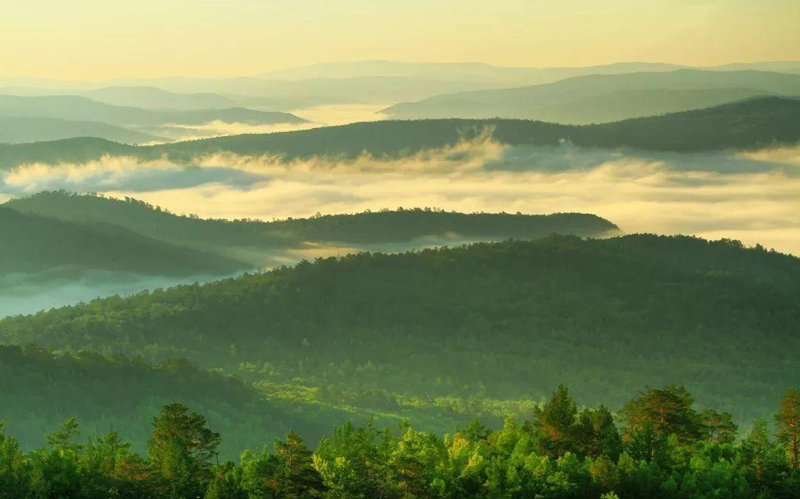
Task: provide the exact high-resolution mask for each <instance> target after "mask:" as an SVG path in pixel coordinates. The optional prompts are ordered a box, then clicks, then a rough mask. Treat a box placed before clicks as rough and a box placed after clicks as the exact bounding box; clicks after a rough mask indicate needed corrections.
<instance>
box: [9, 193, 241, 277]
mask: <svg viewBox="0 0 800 499" xmlns="http://www.w3.org/2000/svg"><path fill="white" fill-rule="evenodd" d="M0 232H2V233H3V234H6V235H8V236H9V237H3V238H2V241H0V275H6V274H12V273H24V272H30V273H40V272H46V271H51V270H56V269H74V270H75V271H76V272H83V271H86V270H100V271H115V272H130V273H137V274H143V275H165V276H190V275H198V274H207V275H229V274H231V273H233V272H235V271H237V270H242V269H244V268H246V266H245V265H243V264H241V263H239V262H234V261H232V260H230V259H226V258H222V257H217V256H210V255H206V254H203V253H202V252H200V251H196V250H192V249H186V248H180V247H177V246H173V245H170V244H166V243H162V242H159V241H156V240H154V239H151V238H148V237H146V236H142V235H140V234H137V233H135V232H132V231H128V230H126V229H123V228H121V227H118V226H112V225H108V224H101V223H96V222H95V223H85V222H84V223H77V222H71V221H66V220H59V219H55V218H50V217H44V216H41V215H35V214H31V213H20V212H18V211H16V210H12V209H10V208H8V207H6V206H0Z"/></svg>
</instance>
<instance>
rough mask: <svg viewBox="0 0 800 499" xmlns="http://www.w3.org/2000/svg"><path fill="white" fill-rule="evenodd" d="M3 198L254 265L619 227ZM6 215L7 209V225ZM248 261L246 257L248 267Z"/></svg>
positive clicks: (582, 219)
mask: <svg viewBox="0 0 800 499" xmlns="http://www.w3.org/2000/svg"><path fill="white" fill-rule="evenodd" d="M2 206H4V207H7V208H11V209H13V210H16V211H18V212H20V213H22V214H25V215H31V214H35V215H41V216H43V217H52V218H58V219H61V220H64V221H65V222H70V224H69V226H70V227H74V226H75V225H74V224H81V226H85V225H88V226H91V227H112V226H113V227H118V228H119V229H120V230H122V231H125V232H128V231H130V233H137V234H139V235H141V236H144V237H143V239H144V238H147V239H148V240H149V239H153V240H157V241H160V242H162V243H165V244H168V245H170V246H181V247H185V248H191V249H195V250H200V251H203V252H204V253H214V254H217V255H218V256H219V257H220V258H221V259H222V261H225V258H233V259H245V260H246V264H247V265H249V266H250V267H251V268H261V267H264V266H265V265H267V264H269V265H275V263H276V262H278V261H285V258H287V254H286V253H281V252H277V251H278V250H285V249H298V248H309V247H312V246H313V245H335V244H336V243H339V244H346V245H361V246H362V247H373V246H376V245H379V246H382V247H386V246H388V248H389V249H395V250H397V249H403V248H405V247H411V248H413V247H417V246H424V245H428V244H430V243H432V242H434V241H437V242H440V243H442V244H445V243H452V242H454V241H455V242H458V241H459V240H461V241H464V240H467V241H471V240H503V239H507V238H515V239H536V238H540V237H545V236H548V235H550V234H573V235H577V236H593V237H596V236H601V235H606V234H614V233H616V232H617V231H618V228H617V227H616V226H615V225H614V224H612V223H611V222H608V221H607V220H604V219H602V218H600V217H597V216H594V215H586V214H580V213H557V214H552V215H522V214H517V215H513V214H506V213H471V214H464V213H454V212H445V211H442V210H436V209H430V208H426V209H419V208H416V209H403V208H399V209H397V210H394V211H389V210H383V211H379V212H364V213H358V214H353V215H326V216H315V217H311V218H295V219H292V218H289V219H287V220H276V221H272V222H262V221H258V220H234V221H230V220H213V219H201V218H198V217H196V216H193V215H190V216H179V215H176V214H173V213H170V212H168V211H165V210H162V209H161V208H159V207H156V206H152V205H150V204H147V203H145V202H142V201H138V200H135V199H132V198H126V199H124V200H118V199H111V198H105V197H102V196H94V195H76V194H69V193H67V192H63V191H59V192H41V193H39V194H36V195H34V196H30V197H26V198H21V199H14V200H11V201H9V202H7V203H5V204H4V205H2ZM0 214H2V213H0ZM33 221H36V222H37V223H45V222H48V223H50V224H56V222H55V221H52V220H49V219H42V218H37V219H33ZM2 223H3V222H2V217H0V228H2ZM45 229H47V227H45ZM9 230H10V229H9ZM61 237H63V235H62V236H61ZM97 244H98V245H99V246H100V247H101V248H102V247H103V244H104V242H103V241H98V242H97ZM395 246H396V247H395ZM109 251H111V252H113V251H116V248H114V247H110V248H109ZM153 258H155V257H153ZM154 262H156V264H155V265H154V266H155V267H156V268H160V264H158V263H157V261H156V260H154ZM168 263H169V262H168ZM42 265H43V266H44V265H45V263H44V262H43V263H42ZM247 265H245V264H239V266H240V267H242V266H244V267H246V266H247ZM234 268H238V267H235V266H234Z"/></svg>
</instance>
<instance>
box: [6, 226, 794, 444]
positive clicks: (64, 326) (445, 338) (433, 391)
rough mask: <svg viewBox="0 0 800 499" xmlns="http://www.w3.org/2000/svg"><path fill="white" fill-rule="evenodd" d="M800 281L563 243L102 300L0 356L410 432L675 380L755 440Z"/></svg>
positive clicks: (780, 371) (369, 262) (713, 262)
mask: <svg viewBox="0 0 800 499" xmlns="http://www.w3.org/2000/svg"><path fill="white" fill-rule="evenodd" d="M798 282H800V260H798V259H797V258H795V257H791V256H788V255H783V254H780V253H776V252H772V251H767V250H765V249H764V248H761V247H756V248H745V247H743V246H742V245H741V243H738V242H736V241H729V240H722V241H716V242H709V241H705V240H702V239H698V238H690V237H665V236H650V235H633V236H625V237H618V238H611V239H605V240H593V239H588V240H584V239H581V238H578V237H570V236H552V237H548V238H544V239H539V240H535V241H506V242H502V243H491V244H489V243H479V244H473V245H469V246H464V247H457V248H440V249H431V250H424V251H415V252H407V253H402V254H393V255H387V254H380V253H375V254H369V253H366V254H356V255H349V256H344V257H338V258H326V259H318V260H317V261H315V262H313V263H311V262H303V263H301V264H299V265H297V266H295V267H292V268H278V269H275V270H273V271H270V272H266V273H259V274H251V275H245V276H242V277H239V278H235V279H226V280H223V281H219V282H215V283H209V284H205V285H189V286H180V287H176V288H172V289H168V290H161V289H157V290H154V291H152V292H143V293H140V294H137V295H134V296H130V297H125V298H123V297H116V296H114V297H109V298H105V299H98V300H94V301H91V302H89V303H83V304H79V305H76V306H72V307H65V308H60V309H56V310H52V311H49V312H42V313H38V314H36V315H32V316H25V317H23V316H20V317H11V318H7V319H4V320H3V321H0V341H1V342H2V343H5V344H16V345H28V344H32V345H36V346H39V347H46V348H51V349H54V350H56V351H61V352H67V353H72V354H77V353H78V352H81V351H94V352H98V353H100V354H103V355H105V356H107V357H112V356H114V355H117V354H123V355H126V356H129V357H135V356H141V357H142V358H144V359H145V360H146V361H147V362H151V363H159V362H163V361H165V360H168V359H171V358H186V359H188V360H189V361H190V362H192V363H193V364H195V365H197V366H199V367H201V368H206V369H220V370H221V371H222V372H224V373H227V374H235V375H237V376H239V377H241V378H242V379H243V380H244V381H245V382H246V383H252V384H253V385H254V386H255V387H256V388H257V389H258V390H260V391H261V392H262V393H264V394H267V395H270V396H272V397H278V398H281V399H282V400H284V401H286V402H291V403H300V402H311V403H315V404H329V405H333V406H337V407H345V406H348V407H357V408H361V409H367V410H373V411H380V412H391V413H394V414H404V413H405V412H404V411H412V412H413V413H414V414H416V415H417V416H419V411H433V412H427V414H432V413H435V414H441V413H442V411H445V412H446V413H448V414H451V415H453V416H454V417H456V416H460V417H464V416H469V417H471V416H482V417H486V418H490V419H491V418H495V420H496V419H497V418H502V417H503V415H505V414H507V413H516V414H522V413H525V412H526V411H529V410H531V409H532V405H533V404H535V403H536V402H537V401H540V400H541V398H542V397H543V396H544V395H546V393H547V391H548V389H549V387H551V386H553V385H556V384H558V383H560V382H564V383H566V384H567V385H568V386H570V387H572V389H573V390H574V392H575V393H576V395H577V396H578V397H579V398H580V399H581V400H583V401H585V402H586V403H587V404H589V405H596V404H599V403H606V404H612V405H615V404H622V402H624V400H623V399H622V398H621V395H620V394H621V393H625V391H626V390H629V391H633V390H635V389H637V388H638V387H640V386H642V385H643V384H646V385H651V386H659V385H665V384H669V383H680V384H683V385H685V386H687V387H688V388H689V389H691V391H692V392H693V393H695V394H696V396H697V401H698V403H699V404H700V405H701V406H703V407H717V408H719V409H720V410H723V411H725V412H729V413H731V414H732V415H733V416H734V419H735V421H736V422H739V423H746V422H747V421H749V420H752V419H753V418H755V417H759V416H763V415H764V414H765V413H766V412H768V411H769V410H770V409H769V408H770V407H771V405H772V403H773V402H772V401H774V400H776V399H777V398H778V397H779V396H780V395H781V393H783V392H784V391H785V390H786V389H787V388H788V387H789V386H791V384H792V383H793V380H794V373H796V371H797V359H796V357H795V356H794V354H793V352H795V351H797V348H798V347H800V345H798V341H800V340H798V338H797V335H796V331H797V330H798V328H800V293H798V292H797V291H798V284H797V283H798ZM420 417H421V416H420ZM410 419H411V420H412V421H417V420H415V419H414V418H413V417H411V418H410ZM429 428H430V427H429Z"/></svg>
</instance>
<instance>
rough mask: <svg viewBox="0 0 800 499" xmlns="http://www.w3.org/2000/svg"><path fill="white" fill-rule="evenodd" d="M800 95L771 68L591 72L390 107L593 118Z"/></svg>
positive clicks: (791, 80) (428, 114)
mask: <svg viewBox="0 0 800 499" xmlns="http://www.w3.org/2000/svg"><path fill="white" fill-rule="evenodd" d="M773 94H777V95H788V96H797V95H800V75H793V74H784V73H774V72H765V71H753V70H746V71H699V70H694V69H683V70H678V71H671V72H641V73H630V74H619V75H587V76H578V77H575V78H568V79H565V80H561V81H558V82H555V83H549V84H544V85H534V86H527V87H520V88H511V89H497V90H481V91H474V92H461V93H454V94H446V95H440V96H436V97H432V98H429V99H425V100H422V101H418V102H406V103H401V104H396V105H394V106H391V107H389V108H387V109H386V110H385V111H384V113H386V114H388V115H389V116H392V117H394V118H404V119H420V118H495V117H501V118H517V119H536V120H543V121H552V122H557V123H565V124H588V123H600V122H608V121H616V120H620V119H626V118H636V117H642V116H650V115H655V114H662V113H667V112H678V111H687V110H690V109H697V108H701V107H708V106H713V105H718V104H723V103H726V102H732V101H736V100H741V99H743V98H748V97H754V96H765V95H773Z"/></svg>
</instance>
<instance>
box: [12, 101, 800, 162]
mask: <svg viewBox="0 0 800 499" xmlns="http://www.w3.org/2000/svg"><path fill="white" fill-rule="evenodd" d="M487 131H490V132H491V137H492V139H493V140H495V141H497V142H499V143H501V144H508V145H517V146H519V145H526V146H552V145H558V144H560V143H563V142H565V141H569V142H571V143H572V144H573V145H576V146H581V147H597V148H604V149H618V148H630V149H639V150H645V151H677V152H687V151H718V150H726V149H735V150H741V149H755V148H760V147H769V146H773V145H778V144H794V143H796V142H798V141H800V100H797V99H788V98H781V97H764V98H757V99H749V100H744V101H739V102H734V103H730V104H723V105H720V106H715V107H711V108H706V109H699V110H694V111H685V112H681V113H671V114H666V115H662V116H654V117H650V118H637V119H629V120H623V121H619V122H614V123H604V124H598V125H586V126H567V125H558V124H552V123H544V122H538V121H528V120H504V119H491V120H463V119H447V120H419V121H382V122H369V123H355V124H352V125H343V126H336V127H324V128H317V129H312V130H303V131H296V132H281V133H271V134H250V135H236V136H229V137H219V138H213V139H203V140H195V141H190V142H180V143H172V144H163V145H155V146H147V147H133V146H126V145H124V144H118V143H115V142H110V141H105V140H100V139H91V138H80V139H71V140H63V141H56V142H43V143H37V144H16V145H3V144H0V170H7V169H11V168H14V167H16V166H19V165H22V164H26V163H50V164H52V163H61V162H70V163H75V162H77V163H80V162H85V161H91V160H97V159H100V158H101V157H103V156H106V155H108V156H131V157H134V158H139V159H143V160H158V159H161V158H166V159H168V160H170V161H173V162H176V163H186V164H191V163H192V162H193V161H196V160H197V159H198V158H202V157H204V156H208V155H212V154H217V153H220V152H227V153H233V154H237V155H242V156H262V155H270V156H275V157H279V158H281V159H283V160H285V161H292V160H296V159H307V158H312V157H329V158H332V159H335V160H350V159H355V158H358V157H359V156H362V155H364V154H368V155H370V156H372V157H374V158H378V159H381V158H395V159H396V158H401V157H404V156H407V155H411V154H415V153H417V152H420V151H424V150H430V149H437V148H443V147H447V146H452V145H455V144H457V143H459V142H460V141H463V140H474V139H476V138H481V137H483V136H484V135H485V132H487Z"/></svg>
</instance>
